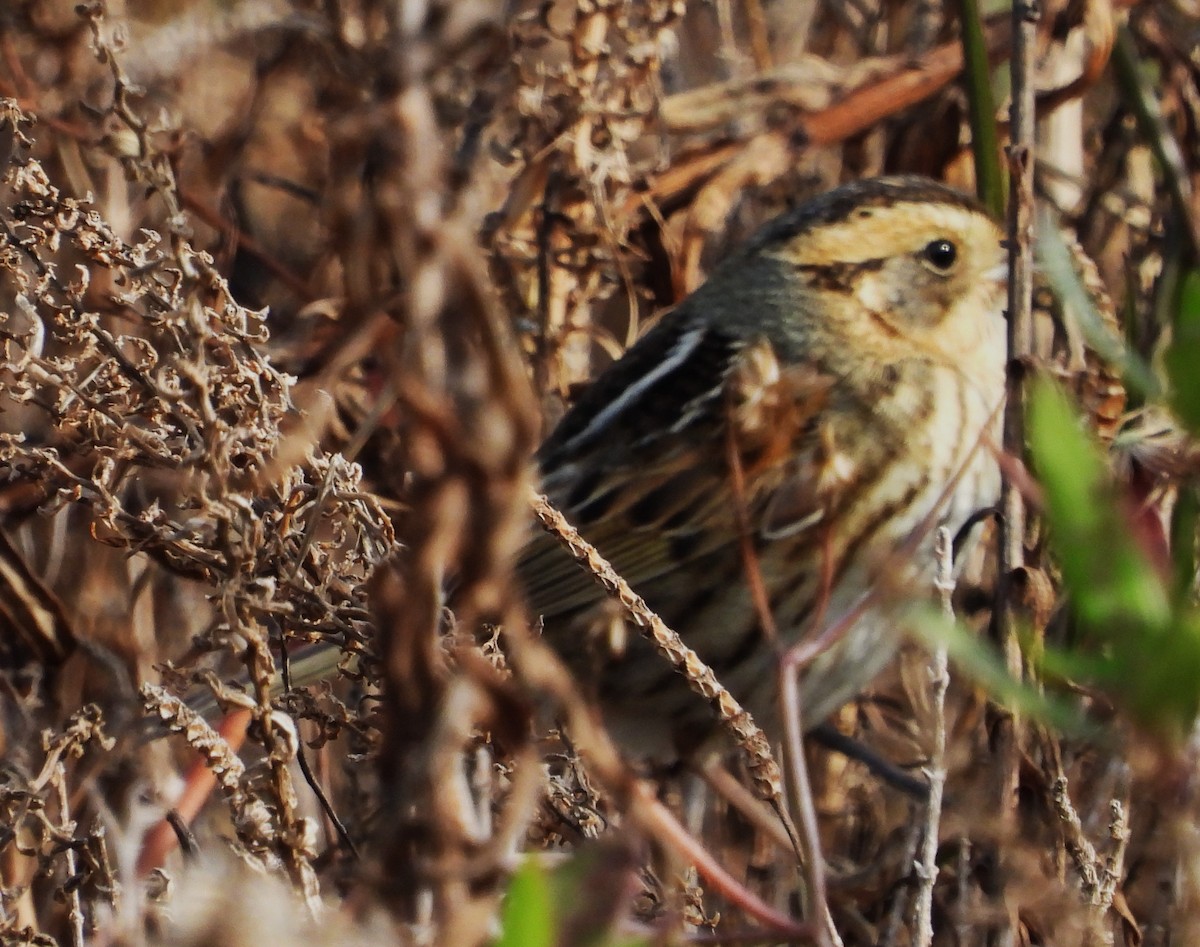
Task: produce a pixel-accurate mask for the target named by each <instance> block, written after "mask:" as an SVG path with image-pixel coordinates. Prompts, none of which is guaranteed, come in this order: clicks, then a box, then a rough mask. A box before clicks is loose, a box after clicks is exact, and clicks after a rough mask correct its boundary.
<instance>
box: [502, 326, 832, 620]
mask: <svg viewBox="0 0 1200 947" xmlns="http://www.w3.org/2000/svg"><path fill="white" fill-rule="evenodd" d="M688 315H689V313H688V310H687V304H686V303H685V304H684V306H682V307H681V308H680V309H677V310H676V311H675V312H673V313H671V314H670V315H668V316H667V317H666V318H665V319H664V320H663V321H662V322H660V323H659V324H658V325H657V326H656V327H655V328H654V329H652V330H651V331H650V332H649V333H648V334H647V335H646V336H645V337H644V338H643V339H642V340H641V341H639V342H638V343H637V344H636V345H635V346H634V347H633V348H632V349H631V350H630V351H629V352H628V353H626V355H625V356H624V357H623V358H622V359H620V360H619V361H618V362H616V363H615V364H614V365H613V366H611V367H610V368H609V370H608V371H606V372H605V373H604V374H602V375H601V376H600V378H598V379H597V380H596V382H595V383H594V384H593V385H592V386H591V387H590V388H589V389H588V390H587V391H586V392H585V393H584V395H583V396H582V397H581V398H580V400H579V401H578V402H577V403H576V405H575V406H574V407H573V408H572V409H571V410H570V411H569V412H568V413H567V415H566V416H565V417H564V418H563V419H562V421H561V422H560V424H559V425H558V427H557V428H556V429H555V430H554V431H553V432H552V433H551V435H550V437H549V438H548V439H547V440H546V442H545V443H544V445H543V447H542V449H541V451H539V454H538V460H539V462H540V464H541V469H542V475H543V485H544V488H545V490H546V492H547V494H548V495H549V496H550V499H551V501H552V502H553V503H555V505H556V506H558V507H559V508H560V509H561V510H562V511H563V512H564V513H565V514H566V516H567V518H568V519H569V520H570V521H571V522H572V523H574V524H575V525H576V526H577V527H578V528H579V530H580V532H581V533H582V534H583V536H584V537H585V538H586V539H588V540H589V542H591V543H592V544H593V545H595V546H596V547H597V548H598V549H599V551H600V553H601V554H602V555H603V556H604V557H605V558H606V559H608V560H609V561H610V562H611V563H612V564H613V566H614V567H615V568H616V570H617V571H618V572H619V573H620V574H621V575H622V576H623V577H624V578H626V579H627V580H628V581H629V582H630V584H632V585H633V586H634V588H635V589H636V588H637V587H638V586H639V585H640V584H642V583H646V582H648V581H650V580H652V579H654V578H656V577H659V576H661V575H663V574H664V573H666V572H668V571H670V570H672V569H676V568H679V566H680V565H681V564H684V563H687V562H688V561H691V560H694V559H699V558H701V557H702V556H704V555H706V554H707V553H710V552H712V551H713V550H714V549H715V548H717V547H719V546H721V545H725V544H729V543H731V542H736V538H737V524H736V516H735V508H734V503H733V501H732V498H731V495H730V488H729V483H728V463H727V452H728V447H729V441H728V438H729V436H730V429H729V424H730V423H731V422H732V424H733V425H734V428H733V436H734V439H735V443H736V444H737V446H738V449H739V456H740V462H741V464H742V466H743V468H744V469H745V471H746V473H747V475H748V477H750V481H749V485H748V496H747V497H746V502H747V507H748V508H749V509H750V511H751V513H754V512H755V511H761V510H762V509H764V507H765V506H766V504H768V503H769V502H770V499H771V496H772V495H779V494H780V492H781V491H782V492H784V493H786V494H787V496H788V497H789V500H788V503H789V505H790V506H793V507H796V508H797V510H798V512H797V513H796V514H795V515H796V516H798V517H799V516H803V517H811V516H812V515H813V511H814V509H816V508H817V505H818V504H817V502H816V500H815V499H814V498H813V497H812V496H811V495H810V494H811V490H810V489H809V488H808V487H807V486H806V484H808V483H810V482H811V479H812V477H811V468H812V458H813V451H812V450H811V449H805V445H806V444H814V443H815V442H816V441H817V438H816V437H815V435H814V433H813V431H814V424H813V418H814V416H815V413H816V411H817V410H819V408H820V406H821V405H822V404H823V403H824V397H825V394H826V393H827V391H828V388H829V386H828V384H827V382H826V381H825V380H824V379H818V380H816V381H814V379H815V378H817V376H816V373H815V372H814V371H813V370H812V369H811V368H808V367H803V368H802V369H801V370H799V374H797V370H795V369H792V370H785V369H781V368H780V366H779V364H778V363H777V362H776V361H775V360H774V353H773V351H772V350H771V349H770V347H769V346H767V345H766V344H765V343H762V342H759V343H756V344H752V345H751V344H747V342H746V341H745V340H739V339H735V338H733V337H732V336H730V335H728V334H725V333H722V332H721V331H720V330H718V329H714V328H713V327H711V326H710V325H706V324H704V323H702V322H699V321H695V320H691V319H689V318H688ZM797 378H802V383H800V384H797ZM801 498H802V499H801ZM818 516H819V514H818ZM518 572H519V575H520V577H521V579H522V582H523V584H524V587H525V589H526V593H527V596H528V599H529V602H530V605H531V607H532V608H533V610H534V612H535V613H537V614H541V615H543V616H546V617H548V618H553V617H554V616H556V615H562V614H565V613H569V612H574V611H577V610H578V609H580V608H583V607H586V606H588V605H590V604H592V603H594V602H596V601H598V600H599V599H601V598H602V597H603V593H602V591H601V590H600V588H599V587H598V586H597V584H596V583H595V581H594V580H593V579H592V578H591V577H590V576H588V575H586V574H585V573H584V572H583V570H582V569H580V567H579V566H578V565H577V564H576V563H574V562H573V561H571V560H570V559H569V557H567V556H566V555H564V554H563V551H562V549H561V548H560V546H559V544H558V542H557V540H555V539H553V538H552V537H549V536H538V537H535V538H534V539H533V540H532V541H531V543H530V544H529V546H528V547H527V548H526V550H525V552H524V554H523V556H522V558H521V561H520V563H519V566H518Z"/></svg>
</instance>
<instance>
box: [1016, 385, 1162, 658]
mask: <svg viewBox="0 0 1200 947" xmlns="http://www.w3.org/2000/svg"><path fill="white" fill-rule="evenodd" d="M1028 436H1029V451H1030V454H1031V456H1032V458H1033V462H1034V466H1035V468H1036V469H1037V472H1038V476H1039V478H1040V480H1041V483H1042V488H1043V490H1044V491H1045V500H1046V520H1047V522H1048V523H1049V525H1050V531H1051V536H1052V540H1051V541H1052V543H1053V544H1054V547H1055V549H1056V550H1057V552H1058V560H1059V566H1060V568H1061V569H1062V574H1063V582H1064V584H1065V585H1066V587H1067V591H1068V592H1070V594H1071V597H1072V600H1073V602H1074V604H1075V611H1076V613H1077V614H1078V615H1079V618H1080V620H1081V621H1082V622H1083V623H1084V624H1085V626H1087V627H1089V628H1091V629H1093V630H1095V631H1099V632H1101V633H1102V634H1103V637H1104V638H1105V639H1106V640H1112V639H1117V638H1119V637H1120V635H1121V634H1122V629H1126V628H1128V627H1130V626H1135V627H1138V628H1140V629H1141V630H1142V631H1144V632H1147V633H1154V634H1161V633H1163V632H1165V631H1166V629H1167V628H1168V626H1169V625H1170V623H1171V620H1172V615H1171V602H1170V596H1169V595H1168V594H1167V589H1166V586H1165V584H1164V582H1163V580H1162V578H1161V577H1160V576H1159V574H1158V573H1157V572H1156V571H1155V570H1154V567H1153V566H1152V565H1151V564H1150V562H1149V561H1148V560H1147V558H1146V556H1145V555H1144V554H1143V553H1142V550H1141V549H1140V548H1138V546H1137V543H1136V542H1135V540H1134V539H1133V538H1132V536H1131V530H1130V524H1129V522H1128V519H1127V518H1126V517H1125V516H1124V515H1123V512H1122V510H1121V507H1120V502H1119V498H1118V496H1117V493H1116V491H1115V490H1114V488H1113V487H1112V484H1111V483H1110V482H1109V478H1108V471H1107V468H1106V467H1105V464H1104V458H1103V455H1102V454H1101V452H1100V448H1099V447H1098V446H1097V445H1096V444H1095V443H1094V442H1093V441H1092V439H1091V438H1090V437H1089V436H1088V435H1087V434H1085V433H1084V431H1083V429H1082V427H1081V426H1080V423H1079V419H1078V416H1077V415H1076V413H1075V411H1074V409H1073V408H1072V407H1071V405H1070V404H1069V403H1068V401H1067V399H1066V397H1065V396H1064V395H1063V393H1062V392H1061V391H1060V390H1059V389H1058V388H1057V387H1056V386H1054V385H1052V384H1050V383H1049V382H1046V381H1039V382H1038V383H1036V384H1035V385H1034V386H1033V388H1032V390H1031V392H1030V399H1029V425H1028Z"/></svg>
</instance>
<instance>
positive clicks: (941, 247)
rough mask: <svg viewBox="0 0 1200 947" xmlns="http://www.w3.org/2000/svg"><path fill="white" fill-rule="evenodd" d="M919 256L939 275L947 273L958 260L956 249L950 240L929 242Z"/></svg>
mask: <svg viewBox="0 0 1200 947" xmlns="http://www.w3.org/2000/svg"><path fill="white" fill-rule="evenodd" d="M921 256H922V257H923V258H924V259H925V261H926V262H927V263H929V265H930V266H932V267H933V268H934V270H936V271H937V272H939V273H948V272H950V268H951V267H952V266H954V261H955V260H957V259H958V247H956V246H955V245H954V243H953V242H952V241H950V240H931V241H930V242H929V243H927V244H926V245H925V249H924V250H922V251H921Z"/></svg>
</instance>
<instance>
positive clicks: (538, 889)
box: [494, 858, 557, 947]
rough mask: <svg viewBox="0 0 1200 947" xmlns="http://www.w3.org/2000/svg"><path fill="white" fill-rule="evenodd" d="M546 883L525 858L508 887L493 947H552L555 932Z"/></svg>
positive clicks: (533, 861)
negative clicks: (496, 938)
mask: <svg viewBox="0 0 1200 947" xmlns="http://www.w3.org/2000/svg"><path fill="white" fill-rule="evenodd" d="M550 888H551V885H550V879H549V878H548V877H547V876H546V872H545V871H544V870H543V869H542V867H541V865H539V864H538V862H537V860H536V859H533V858H527V859H525V862H524V863H523V864H522V865H521V867H520V868H518V869H517V873H516V874H515V875H513V878H512V881H511V882H509V885H508V895H507V896H506V897H505V901H504V910H503V911H502V912H501V915H500V924H501V928H500V937H499V939H498V940H497V941H496V942H495V945H494V947H554V943H555V939H556V937H555V932H556V928H557V923H556V917H555V911H554V899H553V898H552V897H551V893H550Z"/></svg>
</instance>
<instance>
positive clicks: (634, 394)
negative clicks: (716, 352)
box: [562, 326, 705, 452]
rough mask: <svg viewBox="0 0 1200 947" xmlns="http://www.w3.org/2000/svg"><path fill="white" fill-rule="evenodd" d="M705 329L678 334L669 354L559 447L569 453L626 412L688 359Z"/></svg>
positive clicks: (695, 329)
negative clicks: (659, 381)
mask: <svg viewBox="0 0 1200 947" xmlns="http://www.w3.org/2000/svg"><path fill="white" fill-rule="evenodd" d="M704 332H705V328H704V327H703V326H697V327H696V328H694V329H689V330H688V331H687V332H685V333H684V334H683V335H681V336H680V337H679V341H678V342H676V343H675V346H674V347H673V348H672V349H671V351H670V352H669V353H668V355H667V357H666V358H664V359H663V360H662V361H661V362H659V363H658V364H657V365H655V366H654V368H653V369H652V370H651V371H648V372H647V373H646V374H645V375H643V376H642V377H641V378H639V379H638V380H637V381H635V382H634V383H633V384H632V385H630V386H629V387H628V388H626V389H625V390H624V391H623V392H622V393H621V396H620V397H619V398H615V399H614V400H613V401H612V402H611V403H610V404H608V405H607V406H606V407H605V408H604V410H603V411H601V412H599V413H598V414H597V415H596V416H595V417H594V418H592V420H591V421H589V422H588V426H587V427H585V428H584V429H583V430H582V431H580V432H579V433H578V434H576V435H575V436H574V437H572V438H571V439H570V440H569V441H567V443H566V444H564V445H563V447H562V450H564V451H566V452H570V451H573V450H576V449H578V448H579V447H580V446H582V445H583V444H586V443H587V442H588V441H590V440H591V439H592V438H594V437H596V436H598V435H599V434H600V432H601V431H603V430H604V429H605V428H606V427H608V425H609V424H610V423H611V422H612V421H613V420H615V419H616V418H617V416H618V415H620V414H622V413H624V412H625V410H626V409H627V408H632V407H633V406H634V405H635V404H637V402H638V400H639V399H640V398H641V397H642V395H644V394H645V393H646V391H647V390H648V389H649V388H650V387H651V386H652V385H653V384H654V383H655V382H657V381H658V380H659V379H661V378H664V377H665V376H667V375H669V374H670V373H671V372H673V371H674V370H675V369H677V368H678V367H679V366H680V365H682V364H683V363H684V362H686V361H687V359H688V356H689V355H691V354H692V353H693V352H694V351H696V348H697V347H698V346H699V345H700V340H701V339H702V338H703V337H704Z"/></svg>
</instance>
